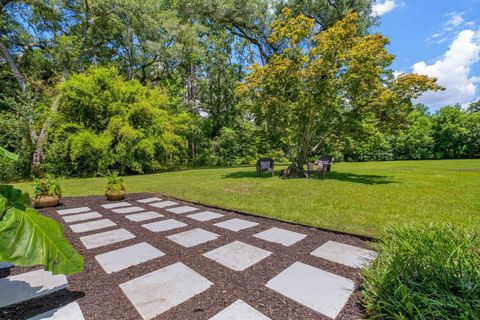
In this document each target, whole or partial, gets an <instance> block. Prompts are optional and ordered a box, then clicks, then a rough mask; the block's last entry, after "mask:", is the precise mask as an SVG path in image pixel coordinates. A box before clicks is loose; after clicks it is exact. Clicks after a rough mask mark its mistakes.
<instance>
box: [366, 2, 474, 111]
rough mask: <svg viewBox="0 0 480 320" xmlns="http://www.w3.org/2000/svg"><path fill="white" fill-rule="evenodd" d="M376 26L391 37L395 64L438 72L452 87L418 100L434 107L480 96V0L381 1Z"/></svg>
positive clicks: (443, 82) (402, 69)
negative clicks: (378, 19) (378, 20)
mask: <svg viewBox="0 0 480 320" xmlns="http://www.w3.org/2000/svg"><path fill="white" fill-rule="evenodd" d="M374 11H376V13H377V14H378V15H379V16H380V17H381V24H380V25H379V26H378V27H377V28H375V31H380V32H381V33H382V34H384V35H386V36H387V37H388V38H390V40H391V43H390V45H389V47H388V50H389V51H390V52H391V53H393V54H395V55H396V59H395V62H394V63H393V66H392V68H393V69H394V70H395V71H397V72H417V73H421V74H426V75H429V76H434V77H437V78H438V82H439V83H440V84H441V85H443V86H444V87H445V88H446V89H447V90H445V91H443V92H440V93H431V92H429V93H426V94H424V95H423V96H422V97H421V98H420V99H419V101H418V102H422V103H425V104H426V105H428V106H429V107H430V110H431V111H435V110H436V109H438V108H439V107H441V106H444V105H447V104H455V103H460V104H461V105H464V106H466V105H467V104H468V103H471V102H474V101H477V100H479V99H480V0H377V2H376V4H375V6H374Z"/></svg>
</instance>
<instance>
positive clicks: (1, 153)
mask: <svg viewBox="0 0 480 320" xmlns="http://www.w3.org/2000/svg"><path fill="white" fill-rule="evenodd" d="M0 156H4V157H7V158H9V159H11V160H18V154H15V153H13V152H10V151H8V150H7V149H4V148H2V147H0Z"/></svg>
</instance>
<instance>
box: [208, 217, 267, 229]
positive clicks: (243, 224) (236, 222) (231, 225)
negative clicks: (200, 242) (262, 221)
mask: <svg viewBox="0 0 480 320" xmlns="http://www.w3.org/2000/svg"><path fill="white" fill-rule="evenodd" d="M257 225H258V223H256V222H252V221H247V220H243V219H237V218H235V219H230V220H227V221H222V222H219V223H215V224H214V226H217V227H220V228H224V229H228V230H231V231H235V232H238V231H240V230H243V229H248V228H252V227H255V226H257Z"/></svg>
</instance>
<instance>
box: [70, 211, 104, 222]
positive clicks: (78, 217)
mask: <svg viewBox="0 0 480 320" xmlns="http://www.w3.org/2000/svg"><path fill="white" fill-rule="evenodd" d="M101 217H102V215H101V214H100V213H98V212H96V211H92V212H87V213H79V214H72V215H69V216H65V217H62V218H63V220H65V222H66V223H71V222H78V221H85V220H91V219H97V218H101Z"/></svg>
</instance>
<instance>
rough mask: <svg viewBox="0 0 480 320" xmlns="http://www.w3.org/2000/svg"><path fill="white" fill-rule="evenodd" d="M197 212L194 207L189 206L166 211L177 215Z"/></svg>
mask: <svg viewBox="0 0 480 320" xmlns="http://www.w3.org/2000/svg"><path fill="white" fill-rule="evenodd" d="M197 210H198V208H194V207H190V206H182V207H176V208H170V209H167V211H169V212H172V213H178V214H180V213H187V212H192V211H197Z"/></svg>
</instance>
